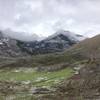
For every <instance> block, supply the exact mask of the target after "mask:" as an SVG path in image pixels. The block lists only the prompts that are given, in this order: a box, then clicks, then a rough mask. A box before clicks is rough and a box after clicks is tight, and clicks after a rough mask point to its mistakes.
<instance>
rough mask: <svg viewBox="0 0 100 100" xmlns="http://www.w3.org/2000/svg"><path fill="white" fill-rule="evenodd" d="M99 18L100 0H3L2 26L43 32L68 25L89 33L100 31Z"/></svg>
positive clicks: (67, 28)
mask: <svg viewBox="0 0 100 100" xmlns="http://www.w3.org/2000/svg"><path fill="white" fill-rule="evenodd" d="M99 18H100V0H0V28H1V29H6V28H11V29H13V30H16V31H25V32H27V33H36V34H38V35H42V36H48V35H51V34H53V33H54V32H55V31H57V30H59V29H65V30H71V31H73V32H76V33H80V34H84V35H85V33H86V34H88V32H90V31H91V34H92V31H93V33H94V32H95V33H100V32H99V31H100V19H99ZM89 34H90V33H89ZM27 35H28V34H27Z"/></svg>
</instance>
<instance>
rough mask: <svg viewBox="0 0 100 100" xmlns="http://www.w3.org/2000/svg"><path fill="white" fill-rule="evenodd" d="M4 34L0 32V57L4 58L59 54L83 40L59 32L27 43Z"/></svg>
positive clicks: (77, 36)
mask: <svg viewBox="0 0 100 100" xmlns="http://www.w3.org/2000/svg"><path fill="white" fill-rule="evenodd" d="M6 32H7V31H1V32H0V55H4V56H7V55H8V56H19V55H20V56H22V55H27V54H31V55H33V54H44V53H53V52H60V51H63V50H65V49H67V48H69V47H70V46H72V45H74V44H76V43H78V42H80V41H81V40H84V39H85V38H84V37H83V36H82V35H77V34H74V33H72V32H70V31H64V30H60V31H58V32H56V33H55V34H53V35H51V36H49V37H47V38H45V39H44V40H41V41H38V40H33V41H30V42H29V41H21V40H18V39H15V38H13V37H10V36H7V35H6V34H7V33H6ZM9 32H10V31H9ZM9 32H8V33H9ZM9 34H12V33H9Z"/></svg>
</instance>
